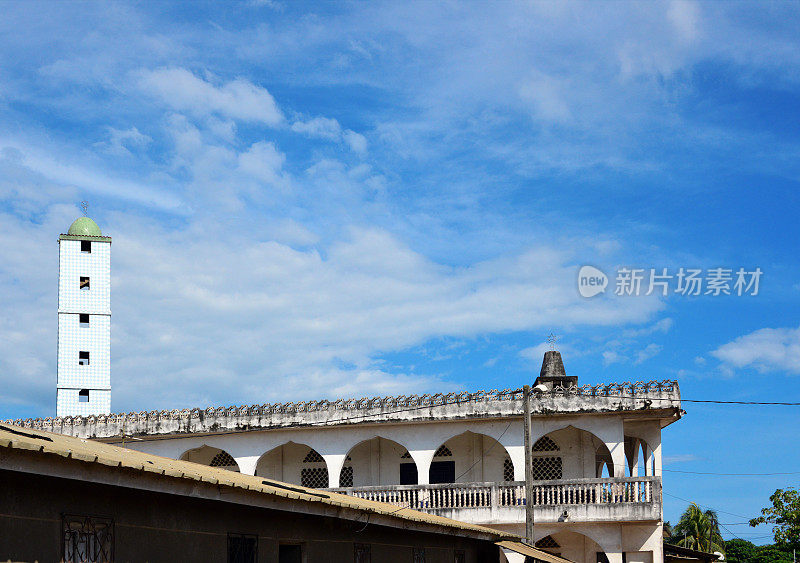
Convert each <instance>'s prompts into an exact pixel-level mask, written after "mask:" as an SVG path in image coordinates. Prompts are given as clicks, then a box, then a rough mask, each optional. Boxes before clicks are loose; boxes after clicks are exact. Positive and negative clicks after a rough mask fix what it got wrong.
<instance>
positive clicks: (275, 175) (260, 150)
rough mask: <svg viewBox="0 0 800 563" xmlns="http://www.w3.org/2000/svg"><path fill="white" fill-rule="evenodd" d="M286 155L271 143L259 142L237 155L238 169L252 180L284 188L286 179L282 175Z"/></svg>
mask: <svg viewBox="0 0 800 563" xmlns="http://www.w3.org/2000/svg"><path fill="white" fill-rule="evenodd" d="M285 162H286V155H284V154H283V153H282V152H280V151H279V150H278V149H277V148H275V145H274V144H273V143H269V142H266V141H260V142H258V143H254V144H253V145H252V146H251V147H250V148H249V149H247V150H246V151H245V152H243V153H241V154H240V155H239V169H240V170H241V171H243V172H245V173H246V174H249V175H251V176H253V177H254V178H256V179H258V180H260V181H262V182H264V183H266V184H269V185H273V186H277V187H281V188H283V187H286V186H287V178H286V176H285V175H284V173H283V164H284V163H285Z"/></svg>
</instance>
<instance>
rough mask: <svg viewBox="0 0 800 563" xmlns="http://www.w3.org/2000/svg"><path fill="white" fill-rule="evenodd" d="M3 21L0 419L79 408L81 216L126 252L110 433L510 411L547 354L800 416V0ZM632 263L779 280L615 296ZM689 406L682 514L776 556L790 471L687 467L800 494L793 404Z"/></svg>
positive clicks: (119, 7)
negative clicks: (69, 237) (295, 411)
mask: <svg viewBox="0 0 800 563" xmlns="http://www.w3.org/2000/svg"><path fill="white" fill-rule="evenodd" d="M4 12H5V17H4V18H2V21H0V31H1V33H0V220H1V221H2V223H3V229H2V230H0V242H2V248H3V251H2V256H3V260H2V265H0V298H1V299H2V302H3V304H4V306H3V307H2V309H1V310H0V311H1V314H2V317H3V320H4V321H5V322H3V323H2V328H0V352H2V353H0V381H2V386H0V417H2V418H17V417H29V416H49V415H52V414H53V411H54V402H55V351H56V346H55V344H56V318H55V317H56V315H55V309H56V275H57V266H58V263H57V251H58V248H57V243H56V237H57V234H58V233H60V232H64V231H65V230H66V229H67V227H68V226H69V224H70V223H71V221H72V220H73V219H74V218H75V217H76V216H78V215H79V207H78V203H79V202H80V201H81V200H83V199H86V200H89V201H90V205H91V208H90V215H91V216H92V217H93V218H95V219H96V220H97V222H98V223H99V224H100V226H101V228H102V229H103V231H104V232H105V233H106V234H110V235H111V236H112V237H113V238H114V243H113V265H112V271H113V298H112V307H113V312H114V317H113V331H112V332H113V341H112V342H113V368H112V369H113V385H114V398H113V408H114V410H120V411H121V410H153V409H164V408H180V407H191V406H207V405H228V404H242V403H262V402H272V401H284V400H299V399H309V398H317V397H331V398H332V397H340V396H363V395H374V394H408V393H412V392H413V393H422V392H436V391H453V390H461V389H468V390H476V389H481V388H503V387H517V386H519V385H521V384H523V383H525V382H530V381H531V379H532V378H533V377H534V375H535V374H536V373H538V369H539V365H540V363H541V354H542V352H543V350H544V349H545V346H546V345H545V338H546V336H547V334H548V333H549V332H550V331H551V330H552V331H554V332H556V333H558V334H559V335H560V337H561V338H560V342H559V348H560V349H561V351H562V353H563V355H564V359H565V363H566V366H567V369H568V371H569V372H570V373H571V374H573V375H578V376H579V378H580V381H581V382H582V383H593V384H594V383H600V382H613V381H630V380H645V381H647V380H654V379H656V380H661V379H673V378H675V379H678V380H679V382H680V385H681V390H682V392H683V395H684V396H685V397H686V398H690V399H719V400H749V401H774V400H782V401H800V381H799V380H798V375H800V318H798V312H800V308H799V307H798V305H800V267H799V266H798V262H797V250H798V244H797V241H798V240H800V226H799V225H798V221H797V212H798V209H800V192H798V185H799V183H798V178H800V158H798V157H800V135H799V134H798V131H799V130H800V128H799V127H798V126H799V125H800V111H798V109H797V108H798V102H800V45H798V42H800V41H799V40H798V37H797V34H796V29H797V28H798V25H799V24H800V13H798V6H797V4H796V3H768V4H763V3H762V4H758V5H756V4H748V3H719V2H714V3H693V2H669V3H667V2H665V3H632V4H626V3H617V2H615V3H605V4H603V3H592V4H591V5H587V4H580V3H577V4H576V3H570V2H563V3H551V2H547V3H541V4H539V3H525V4H523V3H506V4H496V5H494V6H492V7H491V8H489V7H488V6H486V5H484V4H479V3H382V2H374V3H340V4H334V3H325V4H304V3H300V2H296V3H295V2H292V3H288V2H287V3H282V2H278V1H264V2H258V1H254V2H242V3H228V4H224V5H223V4H212V3H178V4H169V3H81V4H74V3H49V4H48V3H37V4H30V3H6V4H4ZM584 264H591V265H594V266H596V267H599V268H601V269H602V270H603V271H605V272H606V273H607V274H608V275H609V276H611V278H612V279H611V282H610V284H611V285H610V286H609V288H608V289H609V290H608V291H606V293H604V294H601V295H598V296H596V297H593V298H591V299H585V298H582V297H581V296H580V295H579V294H578V291H577V287H576V279H577V272H578V269H579V267H580V266H582V265H584ZM621 267H627V268H643V269H646V270H648V271H649V269H650V268H657V269H661V268H668V269H669V271H670V272H672V273H675V272H677V270H678V269H679V268H681V267H684V268H701V269H703V270H708V269H710V268H717V267H724V268H732V269H734V270H735V269H738V268H740V267H741V268H745V269H747V270H753V269H755V268H756V267H758V268H761V270H762V271H763V277H762V279H761V283H760V287H759V293H758V295H756V296H753V295H743V296H737V295H729V296H725V295H722V296H705V295H701V296H696V297H692V296H683V295H676V294H674V293H670V294H669V295H668V296H667V297H663V296H659V295H651V296H644V295H640V296H615V295H614V294H613V289H614V287H613V286H614V279H613V278H614V275H615V272H616V271H617V270H618V269H619V268H621ZM685 408H686V410H687V415H686V417H685V418H684V419H683V420H681V421H680V422H679V423H677V424H674V425H673V426H671V427H669V428H668V429H667V430H666V431H665V434H664V436H665V442H664V444H665V456H666V457H665V459H666V465H665V469H666V470H670V471H668V472H666V473H665V477H664V481H665V489H666V491H667V492H668V493H671V494H673V495H676V496H678V497H681V498H684V499H691V500H695V501H697V502H699V503H701V504H703V505H708V506H712V507H714V508H716V509H718V510H720V511H721V513H722V516H723V517H722V522H723V523H729V524H731V525H730V526H729V528H730V529H731V530H732V531H733V532H734V533H736V534H737V535H739V536H741V537H744V538H750V539H754V540H755V541H758V542H762V541H767V540H769V538H768V537H765V536H766V535H767V534H768V533H769V530H768V529H764V528H759V529H756V530H754V529H751V528H748V527H747V526H742V525H739V524H735V523H738V522H743V521H744V520H745V518H744V517H752V516H754V515H756V513H757V511H758V509H759V508H760V507H762V506H764V505H765V503H766V502H767V497H768V496H769V494H770V493H771V492H773V491H774V489H775V488H777V487H783V486H788V485H793V484H796V483H797V476H796V475H794V476H792V475H789V476H786V475H784V476H772V477H722V476H703V475H693V474H688V473H678V471H696V472H722V473H763V472H781V471H784V472H786V471H792V470H793V469H794V468H796V467H798V466H799V465H800V453H798V452H800V448H798V447H797V445H798V438H797V430H796V428H797V423H798V415H800V410H798V409H797V408H794V407H745V406H709V405H701V404H689V403H687V404H686V406H685ZM685 504H686V503H685V502H684V501H682V500H679V499H676V498H673V497H667V499H666V500H665V517H666V518H667V519H669V520H672V521H673V522H674V521H676V520H677V519H678V516H679V514H680V512H681V511H682V510H683V508H684V507H685Z"/></svg>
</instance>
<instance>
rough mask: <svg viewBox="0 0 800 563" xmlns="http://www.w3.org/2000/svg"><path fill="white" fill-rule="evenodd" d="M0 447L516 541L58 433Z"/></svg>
mask: <svg viewBox="0 0 800 563" xmlns="http://www.w3.org/2000/svg"><path fill="white" fill-rule="evenodd" d="M0 448H10V449H15V450H25V451H30V452H37V453H41V454H44V455H53V456H60V457H62V458H67V459H72V460H75V461H79V462H85V463H94V464H98V465H102V466H106V467H108V468H109V470H111V471H114V470H119V469H129V470H130V469H133V470H135V471H141V472H144V473H153V474H158V475H163V476H165V477H169V478H174V479H178V480H189V481H199V482H204V483H210V484H213V485H225V486H229V487H234V488H238V489H242V490H247V491H255V492H257V493H262V494H264V495H272V496H276V497H283V498H289V499H293V500H297V501H301V502H307V503H323V504H328V505H334V506H338V507H342V508H348V509H352V510H359V511H363V512H365V513H373V514H379V515H382V516H386V517H390V518H392V519H397V520H398V524H401V522H402V521H412V522H418V523H423V524H430V525H434V526H440V527H443V528H449V529H451V530H452V529H457V530H460V531H463V532H467V533H471V534H474V535H476V536H477V535H481V536H484V537H485V536H490V537H491V538H492V541H501V540H505V539H518V538H517V537H516V536H514V535H513V534H509V533H506V532H501V531H498V530H493V529H491V528H485V527H483V526H478V525H475V524H468V523H466V522H459V521H457V520H451V519H450V518H444V517H442V516H436V515H433V514H426V513H424V512H418V511H416V510H411V509H408V508H398V507H397V506H396V505H393V504H387V503H382V502H375V501H370V500H366V499H360V498H356V497H353V496H349V495H344V494H340V493H333V492H329V491H321V490H317V489H309V488H306V487H301V486H298V485H292V484H289V483H280V482H278V481H272V480H265V479H263V478H261V477H256V476H253V475H244V474H242V473H237V472H234V471H228V470H226V469H221V468H218V467H209V466H206V465H200V464H198V463H193V462H190V461H182V460H176V459H171V458H166V457H161V456H156V455H152V454H148V453H143V452H138V451H135V450H130V449H127V448H122V447H119V446H113V445H110V444H104V443H101V442H95V441H93V440H87V439H83V438H74V437H72V436H65V435H63V434H54V433H51V432H43V431H41V430H32V429H30V428H22V427H19V426H13V425H7V424H0Z"/></svg>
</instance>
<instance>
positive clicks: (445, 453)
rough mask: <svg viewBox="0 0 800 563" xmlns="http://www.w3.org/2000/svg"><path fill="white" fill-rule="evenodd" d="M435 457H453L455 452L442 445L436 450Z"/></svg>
mask: <svg viewBox="0 0 800 563" xmlns="http://www.w3.org/2000/svg"><path fill="white" fill-rule="evenodd" d="M428 451H430V450H428ZM433 457H453V452H451V451H450V448H448V447H447V446H445V445H444V444H442V445H441V446H439V449H438V450H436V453H434V454H433Z"/></svg>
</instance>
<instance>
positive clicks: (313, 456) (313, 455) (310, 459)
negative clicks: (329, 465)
mask: <svg viewBox="0 0 800 563" xmlns="http://www.w3.org/2000/svg"><path fill="white" fill-rule="evenodd" d="M317 462H323V463H324V462H325V460H324V459H323V458H322V456H321V455H319V454H318V453H317V450H309V452H308V453H307V454H306V457H304V458H303V463H317Z"/></svg>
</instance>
